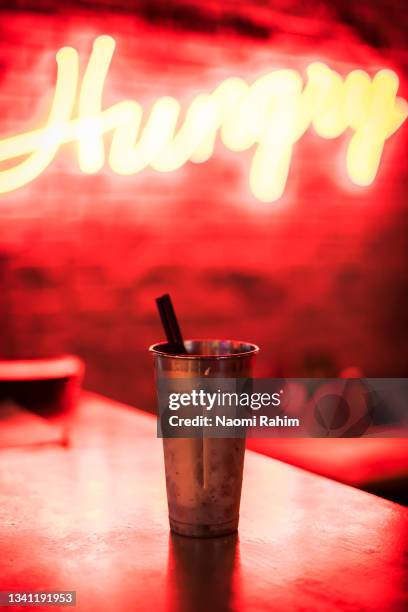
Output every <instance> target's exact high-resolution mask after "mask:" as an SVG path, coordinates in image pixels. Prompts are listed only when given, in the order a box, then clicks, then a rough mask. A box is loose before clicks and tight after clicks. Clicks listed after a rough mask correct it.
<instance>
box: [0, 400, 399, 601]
mask: <svg viewBox="0 0 408 612" xmlns="http://www.w3.org/2000/svg"><path fill="white" fill-rule="evenodd" d="M3 426H4V425H3ZM72 439H73V443H72V446H71V448H69V449H64V448H63V447H58V446H55V445H54V446H53V445H49V446H46V447H37V448H35V449H34V448H29V447H27V448H26V449H3V450H1V451H0V590H2V591H4V590H18V589H20V590H22V589H23V590H25V591H27V590H34V591H39V590H75V591H76V592H77V606H76V608H61V609H65V610H69V609H75V610H77V611H81V612H82V611H92V612H94V611H95V612H103V611H106V610H109V611H114V612H117V611H122V610H129V611H132V612H133V611H138V610H152V611H153V610H154V611H157V610H159V611H160V610H169V611H172V612H176V611H177V612H179V611H185V610H192V611H193V610H194V611H200V610H206V611H210V612H215V611H218V610H220V611H227V610H251V611H252V610H253V611H260V610H285V611H288V610H289V611H290V610H299V611H310V610H333V611H334V610H336V611H337V610H346V611H352V610H353V611H361V610H378V611H381V612H384V611H388V610H390V611H393V612H397V611H399V610H401V611H402V610H406V609H407V605H408V599H407V590H408V587H407V582H408V581H407V566H408V561H407V559H408V555H407V553H408V509H407V508H404V507H402V506H399V505H397V504H394V503H392V502H389V501H386V500H384V499H380V498H377V497H375V496H373V495H370V494H369V493H365V492H362V491H359V490H357V489H353V488H351V487H348V486H346V485H343V484H339V483H337V482H333V481H331V480H328V479H326V478H323V477H320V476H317V475H314V474H310V473H308V472H305V471H303V470H300V469H298V468H295V467H292V466H289V465H286V464H284V463H281V462H279V461H276V460H274V459H271V458H269V457H264V456H262V455H258V454H256V453H253V452H251V451H248V452H247V455H246V460H245V462H246V464H245V474H244V486H243V493H242V506H241V522H240V530H239V535H238V536H230V537H227V538H218V539H212V540H194V539H189V538H183V537H180V536H174V535H171V534H170V533H169V530H168V523H167V507H166V495H165V483H164V473H163V459H162V451H161V441H160V440H157V439H156V438H155V419H153V418H152V417H151V416H149V415H146V414H144V413H142V412H140V411H136V410H133V409H132V410H131V409H127V407H125V406H123V405H120V404H117V403H115V402H112V401H111V400H107V399H105V398H102V397H99V396H95V395H88V394H87V395H85V396H84V397H83V399H82V400H81V402H80V406H79V408H78V414H77V416H76V417H75V419H74V427H73V435H72ZM5 609H6V608H5ZM7 609H8V610H13V609H14V610H17V609H20V608H18V607H17V606H15V607H9V608H7ZM21 609H30V608H21ZM31 609H33V608H32V607H31ZM35 609H38V608H35ZM43 609H44V608H43ZM50 609H55V608H50Z"/></svg>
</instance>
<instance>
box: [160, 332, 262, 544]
mask: <svg viewBox="0 0 408 612" xmlns="http://www.w3.org/2000/svg"><path fill="white" fill-rule="evenodd" d="M184 345H185V348H186V351H187V354H185V355H181V354H171V353H170V352H168V351H169V345H168V344H167V342H162V343H159V344H154V345H152V346H151V347H150V351H151V352H152V353H153V357H154V362H155V374H156V381H157V383H158V382H159V381H160V380H162V379H166V381H167V382H170V381H171V380H172V379H177V378H184V379H188V378H191V379H192V383H193V379H197V378H204V377H209V378H250V377H251V376H252V365H253V359H254V356H255V354H256V353H257V352H258V351H259V349H258V347H257V346H256V345H255V344H250V343H248V342H240V341H236V340H186V341H185V342H184ZM163 450H164V464H165V472H166V487H167V501H168V508H169V520H170V528H171V530H172V531H173V532H175V533H179V534H182V535H186V536H193V537H211V536H220V535H226V534H229V533H233V532H235V531H236V530H237V528H238V520H239V504H240V499H241V487H242V470H243V466H244V454H245V438H206V437H203V438H163Z"/></svg>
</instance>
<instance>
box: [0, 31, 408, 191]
mask: <svg viewBox="0 0 408 612" xmlns="http://www.w3.org/2000/svg"><path fill="white" fill-rule="evenodd" d="M114 49H115V41H114V39H113V38H111V37H110V36H99V37H98V38H96V39H95V41H94V45H93V49H92V53H91V55H90V58H89V61H88V64H87V66H86V69H85V72H84V75H83V77H82V82H81V81H80V76H79V57H78V52H77V51H76V50H75V49H73V48H71V47H64V48H62V49H60V50H59V51H58V53H57V65H58V72H57V80H56V85H55V93H54V97H53V102H52V105H51V109H50V111H49V116H48V122H47V124H46V126H45V127H43V128H41V129H37V130H33V131H31V132H27V133H23V134H18V135H16V136H11V137H7V138H4V139H3V140H0V162H2V161H3V162H4V161H7V162H10V161H13V160H16V163H15V165H12V166H11V167H9V166H10V163H8V164H7V167H6V168H5V169H0V193H7V192H11V191H13V190H15V189H18V188H19V187H22V186H23V185H26V184H27V183H30V182H31V181H33V180H34V179H35V178H36V177H38V176H39V175H40V174H41V173H42V172H44V170H45V169H46V168H47V167H48V166H49V165H50V164H51V162H52V161H53V159H54V158H55V156H56V154H57V153H58V149H59V147H60V145H61V144H63V143H66V142H70V141H75V142H77V146H78V149H77V150H78V163H79V167H80V169H81V170H82V171H83V172H86V173H95V172H98V171H99V170H100V169H101V168H102V167H103V166H104V164H105V155H106V151H105V145H104V141H103V135H104V134H105V133H106V132H112V139H111V144H110V149H109V154H108V162H109V165H110V167H111V169H112V170H113V171H114V172H115V173H117V174H122V175H129V174H136V173H137V172H140V171H142V170H143V169H144V168H146V167H151V168H153V169H154V170H157V171H158V172H172V171H174V170H177V168H180V167H181V166H182V165H183V164H185V163H186V162H187V161H192V162H195V163H202V162H205V161H206V160H208V159H209V158H210V157H211V155H212V154H213V151H214V145H215V141H216V138H217V135H219V137H220V139H221V141H222V143H223V144H224V146H225V147H226V148H227V149H229V150H231V151H236V152H238V151H245V150H247V149H249V148H252V147H253V150H254V153H253V157H252V161H251V167H250V174H249V182H250V187H251V191H252V193H253V194H254V196H255V197H256V198H258V199H259V200H261V201H263V202H273V201H276V200H278V199H279V198H280V197H281V196H282V194H283V192H284V190H285V185H286V181H287V177H288V173H289V169H290V164H291V159H292V152H293V147H294V145H295V143H296V142H297V141H298V140H299V139H300V138H301V137H302V135H303V134H304V133H305V131H306V130H307V129H308V128H310V127H313V129H314V130H315V132H316V133H317V134H318V135H319V136H321V137H322V138H337V137H338V136H340V135H341V134H343V133H344V132H345V131H346V130H349V131H350V138H349V141H348V145H347V150H346V169H347V174H348V176H349V177H350V179H351V181H352V182H353V183H355V184H356V185H361V186H366V185H370V184H371V183H372V182H373V180H374V179H375V176H376V174H377V171H378V167H379V164H380V161H381V156H382V152H383V148H384V143H385V141H386V140H387V139H388V138H389V137H390V136H391V135H392V134H393V133H394V132H395V131H396V130H397V129H398V128H399V127H400V126H401V125H402V123H403V122H404V121H405V119H406V117H407V114H408V104H407V101H406V100H404V99H402V98H400V97H397V91H398V86H399V81H398V77H397V75H396V74H395V72H393V71H391V70H388V69H386V70H380V71H379V72H377V73H376V74H375V75H374V76H373V77H372V78H371V77H370V76H369V75H368V74H367V73H366V72H364V71H363V70H353V71H352V72H350V73H349V74H348V75H347V76H346V77H344V78H343V77H341V76H340V75H339V74H338V73H337V72H335V71H334V70H331V69H330V68H329V67H328V66H327V65H326V64H323V63H320V62H315V63H312V64H310V65H309V66H308V68H307V71H306V72H307V81H306V83H303V81H302V78H301V76H300V74H299V73H298V72H297V71H295V70H288V69H282V70H276V71H273V72H270V73H268V74H265V75H264V76H261V77H260V78H258V79H257V80H256V81H255V82H254V83H253V84H252V85H249V84H248V83H247V82H246V81H245V80H243V79H241V78H235V77H233V78H228V79H226V80H225V81H223V82H222V83H221V84H220V85H219V86H218V87H217V88H216V89H215V90H214V91H213V92H212V93H208V94H199V95H197V96H196V97H195V98H194V99H193V101H192V103H191V104H190V106H189V108H188V109H187V110H186V112H185V114H184V117H183V120H182V122H181V123H180V126H179V122H180V116H181V108H180V104H179V102H178V101H177V100H176V99H175V98H172V97H168V96H164V97H161V98H159V99H158V100H157V101H156V102H155V103H154V104H153V106H152V108H151V111H150V115H149V116H148V117H147V119H146V120H145V122H144V127H143V129H142V128H141V125H142V118H143V109H142V107H141V105H140V104H138V103H137V102H136V101H133V100H124V101H121V102H118V103H116V104H114V105H113V106H111V107H109V108H106V109H103V108H102V98H103V91H104V86H105V81H106V77H107V75H108V70H109V66H110V63H111V60H112V56H113V53H114ZM74 109H76V111H75V112H76V116H74ZM19 158H23V159H19Z"/></svg>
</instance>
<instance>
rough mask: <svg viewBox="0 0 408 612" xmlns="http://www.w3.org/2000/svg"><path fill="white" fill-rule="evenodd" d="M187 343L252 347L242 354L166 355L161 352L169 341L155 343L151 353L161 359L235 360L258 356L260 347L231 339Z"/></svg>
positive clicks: (196, 340) (198, 339)
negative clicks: (227, 343)
mask: <svg viewBox="0 0 408 612" xmlns="http://www.w3.org/2000/svg"><path fill="white" fill-rule="evenodd" d="M186 342H236V343H238V344H247V345H248V346H250V347H251V348H250V350H249V351H242V352H240V353H230V354H225V355H188V354H187V355H182V354H180V353H172V354H170V353H166V352H165V351H164V350H160V348H161V347H164V346H167V345H168V342H167V340H164V341H162V342H155V343H154V344H151V345H150V346H149V352H150V353H153V354H154V355H160V356H161V357H167V358H169V359H192V360H194V359H216V360H218V359H235V358H237V357H238V358H243V357H248V356H250V355H256V354H257V353H259V350H260V349H259V346H258V345H257V344H254V343H253V342H246V341H245V340H232V339H230V338H186Z"/></svg>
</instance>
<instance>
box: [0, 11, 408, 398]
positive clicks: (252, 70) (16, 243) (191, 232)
mask: <svg viewBox="0 0 408 612" xmlns="http://www.w3.org/2000/svg"><path fill="white" fill-rule="evenodd" d="M14 4H15V6H14V10H12V11H9V12H4V13H3V14H2V15H1V17H0V28H1V36H0V135H1V136H4V135H6V134H14V133H17V132H19V131H25V130H28V129H30V128H33V127H37V126H38V125H41V123H43V122H44V119H45V118H46V116H47V110H48V107H49V102H50V100H51V97H52V93H53V87H54V80H55V74H56V69H55V52H56V51H57V50H58V49H59V48H60V47H61V46H63V45H72V46H74V47H76V48H77V49H78V50H79V51H80V53H81V57H82V58H83V63H84V65H85V62H86V59H87V57H88V55H89V52H90V49H91V45H92V41H93V39H94V37H95V36H96V35H98V34H101V33H106V34H110V35H112V36H114V37H115V39H116V41H117V48H116V52H115V56H114V60H113V63H112V66H111V70H110V73H109V76H108V80H107V85H106V95H105V101H106V103H107V104H110V103H113V102H115V101H118V100H121V99H123V98H132V99H136V100H138V101H140V102H142V103H143V105H144V106H145V107H146V108H148V107H149V104H151V102H152V101H153V100H154V99H155V98H157V97H158V96H161V95H166V94H170V95H174V96H176V97H177V98H178V99H180V100H181V101H182V102H183V101H185V102H188V100H189V99H191V97H192V96H193V95H194V94H195V93H197V92H198V91H210V90H211V89H212V88H214V87H215V86H216V85H217V84H218V83H219V82H220V81H222V80H223V79H225V78H226V77H228V76H232V75H238V76H244V77H245V78H247V79H248V80H249V81H250V80H251V79H252V80H253V79H255V78H256V76H257V75H259V74H261V73H262V72H265V71H266V70H271V69H273V68H275V67H295V68H296V69H298V70H303V69H304V67H305V66H306V65H307V64H308V62H309V61H312V60H315V59H322V60H323V61H326V62H327V63H328V64H330V65H331V66H333V67H334V68H336V69H337V70H339V71H340V72H343V73H344V72H347V71H348V70H350V69H352V68H355V67H361V68H364V69H366V70H367V71H368V72H370V71H372V70H377V69H379V68H381V67H383V66H389V67H392V68H394V70H396V72H397V73H398V74H399V76H400V78H401V91H402V93H403V94H405V97H407V92H406V87H405V83H404V72H405V66H406V64H407V56H406V54H405V51H404V50H403V49H402V50H401V49H400V51H399V52H398V53H394V54H392V57H391V54H390V52H386V51H385V50H384V51H382V50H379V49H374V48H372V47H370V45H369V44H368V42H367V41H364V40H361V39H359V37H358V35H357V34H356V33H355V32H353V31H352V29H351V28H350V27H349V26H347V25H345V24H341V23H340V21H338V20H336V18H335V16H333V15H332V14H331V13H330V11H329V10H327V11H326V10H324V9H323V8H321V10H320V13H319V14H316V13H313V11H311V12H310V15H306V16H305V15H303V16H302V18H300V17H299V15H298V16H296V15H294V14H292V13H291V12H290V11H288V12H287V13H285V12H284V8H285V4H286V3H284V2H282V3H281V5H282V7H283V9H282V10H283V12H280V13H278V12H276V11H275V13H274V12H273V11H272V12H268V10H267V9H262V10H261V9H258V10H257V11H255V10H253V13H251V12H250V11H249V9H250V8H251V6H252V7H254V6H255V3H253V4H252V5H251V3H245V4H243V5H240V6H241V8H242V6H243V7H244V8H245V9H246V11H243V10H241V11H239V10H238V7H237V6H236V7H235V9H234V7H233V5H232V4H227V7H228V11H230V12H231V15H233V14H234V13H233V11H235V13H236V14H235V21H234V19H232V17H231V18H230V17H228V15H229V13H228V11H227V8H225V5H222V4H221V3H217V2H212V3H201V4H200V3H198V2H195V3H194V5H193V4H192V3H187V4H186V3H178V4H176V3H173V5H174V6H176V7H178V9H177V10H179V11H181V8H180V7H183V6H184V9H186V6H187V5H189V6H190V7H191V6H194V7H195V8H194V10H196V11H198V10H199V9H200V10H202V12H201V13H197V12H196V13H194V12H191V11H192V10H193V9H189V10H190V13H187V16H188V19H186V18H185V13H182V12H180V15H182V14H184V21H183V20H182V19H181V18H180V24H179V27H178V26H177V24H178V21H177V19H178V18H177V13H176V9H174V13H173V15H172V14H171V11H170V12H168V13H166V12H164V13H162V15H161V16H160V11H156V13H154V11H153V12H151V14H149V12H148V11H147V8H146V7H147V5H146V4H144V5H142V4H141V3H134V4H135V6H136V11H135V13H134V14H133V13H132V14H131V13H127V12H126V11H125V10H124V8H123V7H124V4H123V3H119V4H120V5H121V7H120V10H119V11H117V12H113V9H112V6H111V7H110V11H109V12H108V13H107V12H103V11H98V10H97V9H96V8H94V10H90V9H89V10H84V11H82V12H80V11H79V10H78V9H77V8H76V7H74V5H75V3H73V6H72V7H71V8H70V6H69V5H67V4H65V8H64V12H63V13H61V12H60V11H59V12H55V13H52V12H50V11H49V10H44V11H43V12H39V11H37V12H32V11H29V10H23V9H24V7H25V3H24V2H20V3H14ZM37 4H39V3H37ZM48 4H50V3H44V6H45V7H46V8H47V6H48ZM96 4H97V3H93V5H94V6H96ZM99 4H100V6H102V5H107V4H108V3H106V2H105V3H99ZM110 4H115V3H114V2H112V3H110ZM170 4H171V3H170ZM298 4H300V3H298ZM162 5H163V6H166V7H167V10H168V5H169V2H167V3H162ZM141 6H143V7H144V9H143V10H141ZM19 7H20V8H19ZM21 7H22V8H21ZM197 7H198V8H197ZM223 7H224V8H223ZM16 8H19V10H16ZM156 8H157V5H156ZM137 11H139V13H137ZM304 12H306V11H304ZM244 13H245V14H244ZM138 14H139V16H138ZM142 14H143V15H144V18H143V19H142V18H141V17H140V15H142ZM200 14H201V17H200ZM251 14H253V16H254V18H253V24H255V25H252V26H251V25H249V26H248V23H250V20H249V21H248V15H251ZM174 15H176V17H174ZM197 15H198V17H197ZM237 15H238V16H237ZM242 15H244V16H242ZM245 15H246V17H245ZM205 19H207V21H205ZM239 19H241V21H239ZM245 19H246V20H247V21H246V22H245ZM206 24H207V25H206ZM240 24H241V25H240ZM242 24H243V25H242ZM245 24H246V25H245ZM276 24H278V26H276ZM255 26H257V27H255ZM251 28H252V29H251ZM262 28H263V29H262ZM347 137H348V136H347V135H345V136H344V137H341V138H340V139H338V140H336V141H327V140H322V139H319V138H318V137H317V136H315V135H313V134H312V133H309V134H308V135H307V136H305V137H304V138H303V139H302V141H301V142H300V143H299V144H298V145H296V148H295V154H294V158H293V163H292V168H291V173H290V176H289V180H288V186H287V189H286V192H285V195H284V197H283V198H282V200H281V201H279V202H278V203H276V204H261V203H259V202H257V201H256V200H255V199H254V197H253V196H252V195H251V194H250V191H249V188H248V180H247V177H248V170H249V155H246V154H235V153H227V152H225V151H222V150H221V148H220V149H219V150H218V149H217V152H216V155H215V156H214V157H213V158H212V159H211V160H210V161H208V162H207V163H205V164H202V165H193V164H188V165H187V166H184V167H183V168H182V169H180V170H178V171H177V172H175V173H170V174H167V175H164V174H158V173H155V172H154V171H153V170H151V171H150V170H149V171H144V172H143V173H141V174H139V175H137V176H133V177H120V176H116V175H113V173H112V172H111V171H108V170H106V171H104V172H102V173H100V174H98V175H96V176H86V175H84V174H82V173H81V172H80V171H79V170H78V165H77V161H76V155H75V151H74V148H73V146H64V147H63V149H62V150H61V151H60V153H59V154H58V156H57V159H56V160H55V161H54V162H53V164H52V165H51V166H50V168H48V169H47V171H46V172H45V173H44V174H43V175H42V176H41V177H39V178H37V179H36V180H35V181H34V182H33V183H32V184H30V185H27V186H26V187H23V188H21V189H20V190H18V191H16V192H15V193H12V194H9V195H7V196H0V217H1V235H0V275H1V279H2V287H3V290H2V293H1V297H0V316H1V330H2V331H1V344H0V356H1V357H2V358H4V357H20V356H21V357H22V356H25V357H26V356H44V355H51V354H57V353H60V352H64V351H70V352H75V353H78V354H80V355H81V356H83V357H84V358H85V359H86V361H87V367H88V369H87V379H86V383H87V386H88V387H90V388H92V389H94V390H98V391H101V392H103V393H106V394H109V395H112V396H114V397H116V398H118V399H121V400H124V401H127V402H130V403H133V404H135V405H138V406H141V407H151V406H152V405H153V394H152V387H151V363H150V358H149V356H148V355H147V353H146V348H147V346H148V345H149V344H150V343H152V342H153V341H155V340H157V339H160V338H161V337H162V332H161V330H160V327H159V323H158V319H157V315H156V312H155V307H154V297H155V296H156V295H158V294H160V293H161V292H164V291H170V292H171V294H172V295H173V297H174V301H175V304H176V306H177V309H178V312H179V316H180V320H181V323H182V326H183V329H184V333H185V335H186V336H190V337H191V336H198V337H199V336H216V337H220V336H233V337H239V338H243V339H247V340H252V341H255V342H257V343H258V344H259V345H260V346H261V348H262V354H261V357H260V359H259V369H258V373H259V374H263V375H267V374H271V375H272V374H274V373H276V372H279V373H281V374H282V373H283V374H292V375H299V374H313V373H326V374H336V373H337V372H339V371H340V370H341V369H342V368H345V367H347V366H359V367H361V368H362V370H363V371H364V373H365V374H367V375H384V376H400V375H401V376H403V375H407V374H408V372H407V348H406V347H407V342H408V333H407V322H408V321H407V311H408V309H407V307H406V303H407V301H408V284H407V278H406V276H407V275H406V268H407V259H408V256H407V246H408V239H407V229H408V202H407V184H406V170H407V161H406V155H405V154H403V152H404V149H405V150H406V145H407V128H406V125H405V126H403V127H402V129H401V130H400V131H399V132H398V133H397V134H396V135H394V136H393V137H392V139H391V140H390V141H389V142H388V143H387V144H386V147H385V153H384V156H383V161H382V165H381V168H380V171H379V174H378V176H377V179H376V181H375V183H374V185H373V186H371V187H369V188H367V189H357V188H351V187H350V186H349V185H348V183H347V181H346V179H345V177H344V176H343V173H342V170H341V165H340V162H341V159H343V158H342V152H343V151H344V146H345V143H346V141H347Z"/></svg>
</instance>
